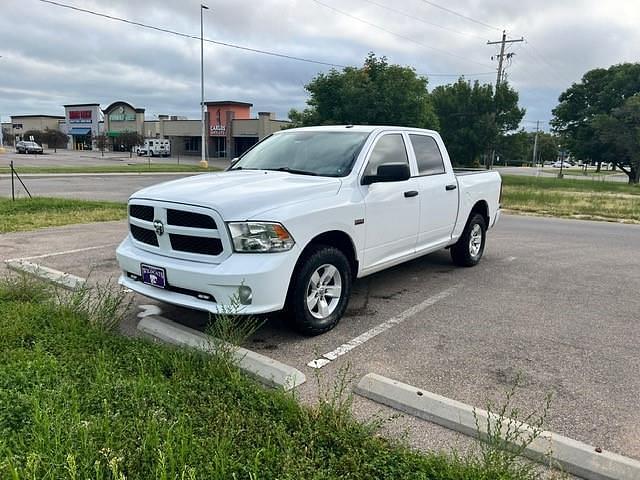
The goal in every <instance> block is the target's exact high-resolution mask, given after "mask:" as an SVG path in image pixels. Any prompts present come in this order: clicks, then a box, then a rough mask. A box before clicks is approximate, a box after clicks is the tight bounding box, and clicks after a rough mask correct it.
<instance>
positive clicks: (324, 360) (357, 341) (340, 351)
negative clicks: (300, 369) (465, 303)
mask: <svg viewBox="0 0 640 480" xmlns="http://www.w3.org/2000/svg"><path fill="white" fill-rule="evenodd" d="M456 288H458V287H451V288H448V289H446V290H444V291H442V292H440V293H438V294H436V295H433V296H432V297H429V298H427V299H426V300H424V301H423V302H421V303H419V304H417V305H414V306H413V307H411V308H408V309H407V310H405V311H404V312H402V313H401V314H400V315H396V316H395V317H392V318H390V319H389V320H387V321H386V322H383V323H381V324H380V325H378V326H376V327H373V328H372V329H371V330H367V331H366V332H364V333H363V334H361V335H358V336H357V337H355V338H354V339H352V340H349V341H348V342H347V343H343V344H342V345H340V346H339V347H338V348H336V349H335V350H332V351H330V352H328V353H325V354H324V355H322V357H320V358H316V359H315V360H312V361H310V362H309V363H307V366H308V367H311V368H322V367H324V366H326V365H328V364H329V363H331V362H332V361H333V360H335V359H336V358H338V357H341V356H342V355H344V354H345V353H348V352H350V351H351V350H353V349H354V348H356V347H358V346H360V345H362V344H363V343H365V342H366V341H368V340H371V339H372V338H374V337H377V336H378V335H380V334H381V333H382V332H386V331H387V330H389V329H390V328H392V327H394V326H396V325H398V324H400V323H402V322H404V321H405V320H407V319H408V318H410V317H413V316H414V315H416V314H418V313H420V312H421V311H423V310H425V309H427V308H429V307H430V306H432V305H434V304H435V303H437V302H439V301H440V300H443V299H445V298H447V297H448V296H449V295H451V294H452V293H453V292H454V291H455V290H456Z"/></svg>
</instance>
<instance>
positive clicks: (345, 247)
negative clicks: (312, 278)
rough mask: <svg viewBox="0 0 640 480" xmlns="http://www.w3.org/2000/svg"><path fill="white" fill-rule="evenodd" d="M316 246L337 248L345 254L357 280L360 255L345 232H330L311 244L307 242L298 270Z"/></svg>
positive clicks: (313, 240)
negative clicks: (307, 254)
mask: <svg viewBox="0 0 640 480" xmlns="http://www.w3.org/2000/svg"><path fill="white" fill-rule="evenodd" d="M316 245H327V246H330V247H335V248H337V249H338V250H340V251H341V252H342V253H344V255H345V256H346V257H347V259H348V260H349V265H350V266H351V273H352V275H353V278H356V276H357V275H358V254H357V252H356V247H355V244H354V242H353V239H352V238H351V236H350V235H349V234H348V233H346V232H344V231H343V230H330V231H328V232H324V233H321V234H319V235H316V236H315V237H313V238H312V239H311V240H310V241H309V242H307V244H306V245H305V247H304V249H303V250H302V253H301V254H300V256H299V257H298V261H297V262H296V269H297V268H298V265H299V264H300V262H301V261H302V260H304V257H305V254H306V253H307V252H308V251H309V249H310V248H312V247H314V246H316ZM294 271H295V270H294Z"/></svg>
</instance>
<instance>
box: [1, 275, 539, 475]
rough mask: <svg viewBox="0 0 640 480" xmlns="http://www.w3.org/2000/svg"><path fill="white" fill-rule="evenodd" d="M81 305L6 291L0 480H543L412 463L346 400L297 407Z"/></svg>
mask: <svg viewBox="0 0 640 480" xmlns="http://www.w3.org/2000/svg"><path fill="white" fill-rule="evenodd" d="M74 295H75V294H72V295H71V298H70V299H69V298H65V297H55V296H53V297H52V295H51V292H50V290H48V289H47V287H46V286H44V285H42V284H38V283H33V282H31V281H29V280H27V279H25V278H20V277H12V278H7V279H3V280H0V331H2V332H3V334H2V335H1V336H0V478H11V479H15V480H20V479H31V478H37V479H39V480H53V479H55V480H58V479H81V478H94V479H117V480H124V479H180V480H182V479H185V480H193V479H235V478H237V479H275V478H278V479H296V480H297V479H300V478H302V479H339V478H349V479H356V480H357V479H371V478H376V479H400V478H412V479H414V478H415V479H434V480H436V479H437V480H445V479H451V480H453V479H467V480H474V479H478V480H480V479H483V480H489V479H494V478H500V479H503V480H511V479H514V480H515V479H524V480H527V479H533V478H538V477H537V474H536V473H535V472H534V471H533V470H531V468H530V467H528V466H525V465H521V464H519V463H518V464H514V463H512V462H507V463H505V462H501V461H495V460H491V459H487V458H488V457H482V456H464V457H461V456H455V455H445V454H422V453H418V452H416V451H414V450H412V449H410V448H409V447H407V446H406V445H405V444H403V443H400V442H399V441H390V440H386V439H384V438H382V437H380V436H378V435H377V434H376V433H377V426H378V424H375V423H370V424H362V423H358V422H356V421H355V420H354V419H353V418H352V416H351V413H350V409H349V405H348V403H347V402H341V401H339V400H335V399H336V398H338V397H335V396H334V397H332V396H330V395H329V396H327V398H328V399H329V400H328V401H325V402H320V403H319V404H318V405H317V406H315V407H307V406H303V405H301V404H299V403H298V402H297V400H296V399H295V398H294V397H293V396H292V395H291V394H288V393H285V392H283V391H279V390H267V389H265V388H263V387H261V386H260V385H258V384H257V383H255V382H254V381H253V380H251V379H249V378H248V377H245V376H244V375H243V374H242V373H241V372H240V371H239V370H238V369H237V368H235V366H234V365H233V364H231V363H229V361H228V359H227V358H228V357H225V356H221V357H216V356H207V355H205V354H202V353H198V352H196V351H191V350H182V349H176V348H172V347H169V346H166V345H161V344H156V343H152V342H149V341H145V340H142V339H133V338H127V337H122V336H120V335H118V334H116V333H113V332H112V331H111V328H113V327H114V323H113V321H112V320H110V318H111V317H112V315H115V314H116V310H118V309H114V302H113V301H112V299H110V298H108V295H107V297H105V296H103V297H101V298H98V299H97V306H96V303H95V302H94V303H91V302H86V301H78V299H77V298H75V297H74ZM105 308H107V309H108V312H109V314H108V315H104V309H105ZM118 311H119V312H121V311H120V310H118ZM105 320H106V322H105ZM482 458H485V460H482Z"/></svg>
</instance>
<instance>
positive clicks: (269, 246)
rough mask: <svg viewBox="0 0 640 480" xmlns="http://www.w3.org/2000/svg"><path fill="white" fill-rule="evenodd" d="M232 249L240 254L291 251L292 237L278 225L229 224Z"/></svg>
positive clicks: (260, 223) (266, 223) (261, 223)
mask: <svg viewBox="0 0 640 480" xmlns="http://www.w3.org/2000/svg"><path fill="white" fill-rule="evenodd" d="M227 225H228V226H229V231H230V232H231V239H232V241H233V249H234V250H235V251H236V252H241V253H275V252H286V251H287V250H291V249H292V248H293V246H294V245H295V243H296V242H295V241H294V240H293V237H292V236H291V235H290V234H289V232H288V231H287V229H286V228H284V227H283V226H282V225H280V224H279V223H272V222H230V223H228V224H227Z"/></svg>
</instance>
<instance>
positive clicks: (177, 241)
mask: <svg viewBox="0 0 640 480" xmlns="http://www.w3.org/2000/svg"><path fill="white" fill-rule="evenodd" d="M169 238H170V239H171V248H173V249H174V250H177V251H179V252H189V253H199V254H201V255H220V253H221V252H222V242H221V241H220V239H219V238H209V237H192V236H190V235H178V234H177V233H172V234H171V235H169Z"/></svg>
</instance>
